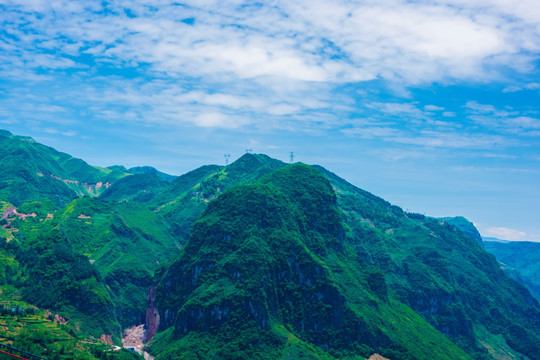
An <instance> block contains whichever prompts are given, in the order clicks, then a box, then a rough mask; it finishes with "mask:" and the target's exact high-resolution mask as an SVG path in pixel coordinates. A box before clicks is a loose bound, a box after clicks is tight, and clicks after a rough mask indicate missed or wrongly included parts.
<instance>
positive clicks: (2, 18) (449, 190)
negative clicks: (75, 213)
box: [0, 0, 540, 241]
mask: <svg viewBox="0 0 540 360" xmlns="http://www.w3.org/2000/svg"><path fill="white" fill-rule="evenodd" d="M0 24H1V26H0V128H2V129H6V130H9V131H11V132H12V133H14V134H17V135H25V136H31V137H33V138H34V139H36V140H37V141H39V142H42V143H44V144H46V145H49V146H52V147H54V148H56V149H57V150H60V151H63V152H66V153H69V154H71V155H73V156H75V157H79V158H82V159H84V160H85V161H87V162H89V163H90V164H92V165H99V166H110V165H115V164H120V165H124V166H126V167H131V166H139V165H151V166H154V167H156V168H157V169H159V170H161V171H164V172H167V173H171V174H174V175H180V174H183V173H186V172H188V171H190V170H192V169H194V168H196V167H198V166H201V165H205V164H224V163H225V159H224V154H231V161H233V160H234V159H236V158H238V157H240V156H242V155H243V154H244V153H245V152H246V150H248V149H252V151H253V152H254V153H265V154H267V155H269V156H272V157H274V158H277V159H280V160H283V161H287V162H288V161H289V154H290V152H293V153H294V155H295V158H294V160H295V161H301V162H304V163H307V164H320V165H322V166H324V167H326V168H327V169H329V170H331V171H333V172H335V173H336V174H338V175H340V176H341V177H343V178H345V179H346V180H348V181H349V182H351V183H353V184H354V185H356V186H358V187H360V188H362V189H365V190H367V191H370V192H372V193H374V194H375V195H378V196H381V197H383V198H384V199H386V200H388V201H390V202H391V203H393V204H396V205H398V206H401V207H402V208H403V209H404V210H407V211H410V212H417V213H422V214H426V215H430V216H436V217H442V216H456V215H461V216H465V217H466V218H467V219H469V220H470V221H472V222H473V223H474V224H475V225H476V226H477V228H478V229H479V230H480V232H481V234H482V235H484V236H489V237H497V238H501V239H507V240H530V241H540V57H539V55H540V2H539V1H538V0H521V1H519V2H515V1H509V0H440V1H436V0H433V1H428V0H426V1H422V0H409V1H400V0H376V1H354V0H347V1H340V0H332V1H319V0H309V1H308V0H296V1H279V0H277V1H265V2H252V1H248V2H245V1H240V0H238V1H237V0H234V1H212V0H198V1H184V2H170V1H163V0H153V1H146V2H145V1H138V0H130V1H124V0H117V1H114V0H113V1H103V2H99V1H93V0H92V1H84V0H81V1H73V0H71V1H65V0H46V1H40V0H28V1H26V0H16V1H11V0H0Z"/></svg>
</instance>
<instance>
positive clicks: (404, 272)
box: [319, 168, 540, 359]
mask: <svg viewBox="0 0 540 360" xmlns="http://www.w3.org/2000/svg"><path fill="white" fill-rule="evenodd" d="M319 170H321V171H322V172H323V173H324V174H325V175H326V176H327V177H328V178H329V180H330V182H331V183H332V185H333V188H334V190H335V192H336V194H337V199H338V206H339V207H340V209H341V210H342V214H343V220H344V222H345V224H346V225H347V227H348V229H349V236H348V238H350V239H352V240H351V245H352V246H353V247H354V248H355V249H356V252H357V254H358V255H359V257H360V258H362V259H363V260H364V261H365V262H367V263H368V264H373V265H375V266H377V267H379V268H380V269H381V270H382V271H384V274H385V278H386V281H387V283H388V286H389V288H390V289H392V291H393V292H395V294H396V296H397V297H398V299H400V300H401V301H403V302H404V303H405V304H407V305H409V306H410V307H411V308H412V309H413V310H415V311H416V312H417V313H419V314H421V315H422V317H423V318H424V319H426V320H427V321H428V322H429V323H430V324H432V325H433V326H434V327H436V328H437V329H438V330H439V331H441V332H443V333H444V334H446V335H447V336H448V337H450V338H451V339H452V340H453V341H454V342H455V343H456V344H458V345H459V346H460V347H462V348H463V349H465V350H466V351H467V352H468V353H469V354H470V355H472V356H473V357H475V358H478V359H482V358H490V357H489V356H492V357H493V358H495V359H497V358H500V357H501V356H503V355H504V354H506V355H504V356H510V358H517V359H519V358H520V356H521V357H523V356H528V357H529V358H531V359H534V358H536V357H537V354H540V338H539V337H538V336H537V335H536V334H537V333H538V330H535V329H538V326H539V325H540V323H539V321H538V320H539V319H540V317H539V316H540V313H539V311H540V308H539V305H538V302H537V301H536V300H535V299H534V298H533V297H532V296H531V294H530V293H529V292H528V291H527V290H526V289H525V288H524V287H523V286H521V285H520V284H518V283H517V282H515V281H513V280H511V279H510V278H508V277H507V276H504V274H503V272H502V271H501V270H500V268H499V265H498V263H497V261H496V260H495V258H494V257H493V256H492V255H490V254H488V253H487V252H486V251H484V249H483V248H482V246H481V244H480V243H479V242H478V241H477V240H476V239H474V238H473V237H471V236H469V235H466V234H465V233H464V232H463V231H462V230H460V229H459V228H458V227H456V226H454V225H451V224H449V223H448V222H447V221H441V220H439V219H435V218H430V217H426V216H424V215H421V214H413V213H407V212H403V211H402V209H400V208H399V207H397V206H393V205H391V204H389V203H388V202H386V201H384V200H382V199H380V198H377V197H375V196H373V195H372V194H370V193H367V192H365V191H363V190H361V189H358V188H356V187H354V186H352V185H351V184H348V183H347V182H346V181H344V180H343V179H340V178H339V177H337V176H336V175H335V174H332V173H329V172H328V171H326V170H324V169H322V168H319Z"/></svg>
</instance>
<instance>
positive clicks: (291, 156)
mask: <svg viewBox="0 0 540 360" xmlns="http://www.w3.org/2000/svg"><path fill="white" fill-rule="evenodd" d="M289 157H290V160H291V164H292V163H293V162H294V153H293V152H292V151H291V152H290V153H289Z"/></svg>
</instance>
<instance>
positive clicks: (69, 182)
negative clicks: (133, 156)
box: [0, 130, 125, 206]
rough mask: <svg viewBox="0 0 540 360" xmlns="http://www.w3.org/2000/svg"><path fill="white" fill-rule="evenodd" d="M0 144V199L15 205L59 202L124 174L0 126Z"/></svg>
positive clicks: (89, 193)
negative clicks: (0, 152)
mask: <svg viewBox="0 0 540 360" xmlns="http://www.w3.org/2000/svg"><path fill="white" fill-rule="evenodd" d="M0 147H1V148H2V157H1V158H0V200H3V201H7V202H8V203H11V204H13V205H15V206H19V205H22V204H23V203H25V202H27V201H33V200H43V199H49V200H51V201H53V202H54V203H55V204H56V205H58V206H62V205H65V204H67V203H68V202H69V201H71V200H72V199H74V198H76V197H79V196H96V195H99V194H100V193H102V192H103V191H104V190H105V189H106V188H107V187H108V186H110V184H111V183H113V182H115V181H116V180H118V179H119V178H122V177H123V176H125V174H124V173H123V172H121V171H117V170H110V169H106V168H99V167H94V166H90V165H88V164H87V163H85V162H84V161H83V160H81V159H77V158H74V157H72V156H70V155H68V154H65V153H61V152H58V151H56V150H55V149H53V148H51V147H48V146H45V145H42V144H40V143H38V142H36V141H35V140H33V139H32V138H29V137H22V136H16V135H13V134H11V133H10V132H8V131H5V130H0Z"/></svg>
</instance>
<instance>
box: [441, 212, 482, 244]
mask: <svg viewBox="0 0 540 360" xmlns="http://www.w3.org/2000/svg"><path fill="white" fill-rule="evenodd" d="M439 220H440V221H442V222H446V223H448V224H450V225H453V226H455V227H456V228H458V229H459V230H460V231H461V232H463V233H464V234H465V235H467V236H469V237H470V238H471V239H474V240H475V241H476V242H478V243H479V244H482V235H480V233H479V232H478V230H477V229H476V228H475V227H474V224H473V223H472V222H470V221H469V220H467V219H465V218H464V217H463V216H456V217H444V218H440V219H439Z"/></svg>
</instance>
